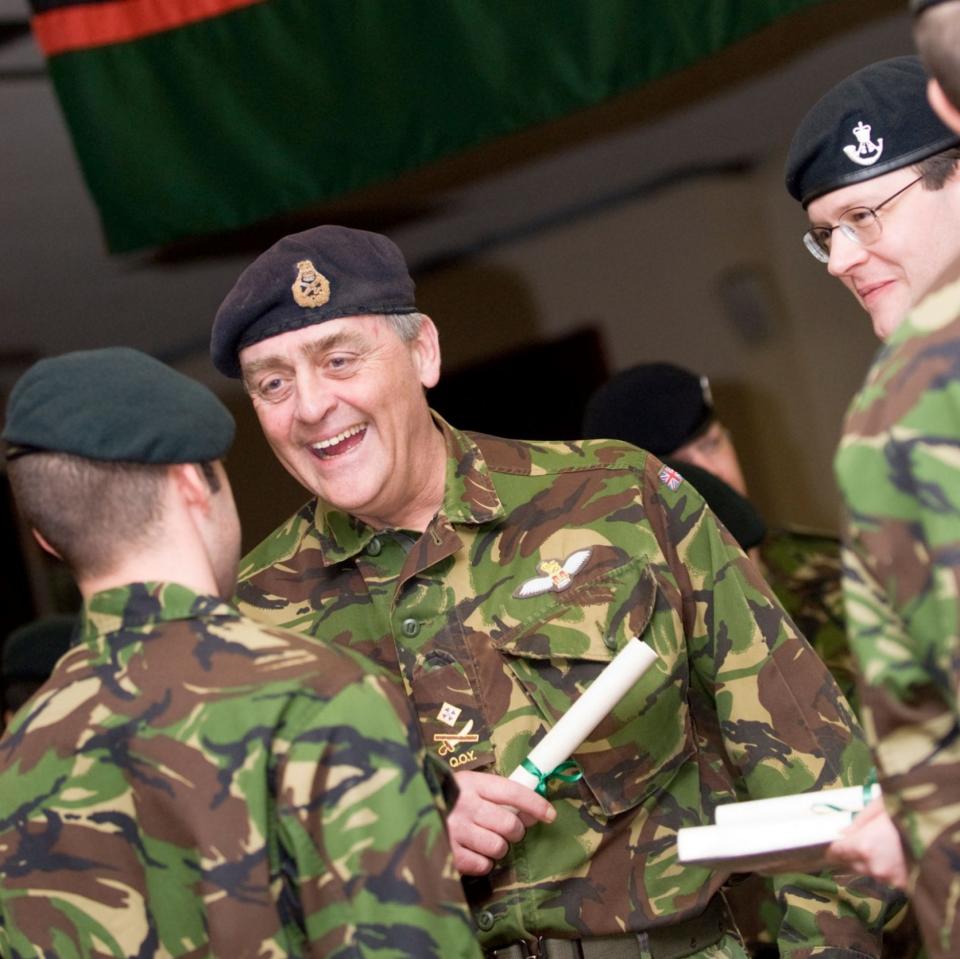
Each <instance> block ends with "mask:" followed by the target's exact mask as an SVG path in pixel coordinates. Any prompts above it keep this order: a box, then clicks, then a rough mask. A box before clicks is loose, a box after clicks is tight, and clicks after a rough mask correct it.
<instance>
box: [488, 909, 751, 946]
mask: <svg viewBox="0 0 960 959" xmlns="http://www.w3.org/2000/svg"><path fill="white" fill-rule="evenodd" d="M727 933H733V934H734V935H738V933H737V927H736V924H735V923H734V921H733V919H732V918H731V916H730V913H729V912H728V910H727V904H726V903H725V902H724V901H723V898H722V897H721V896H714V897H713V899H711V900H710V902H709V903H708V904H707V908H706V909H704V911H703V912H702V913H700V915H699V916H695V917H694V918H692V919H682V920H680V921H679V922H675V923H672V924H671V925H669V926H660V927H657V928H655V929H648V930H647V931H646V932H633V933H628V934H626V935H615V936H591V937H590V938H587V939H548V938H545V937H541V938H540V939H538V940H537V942H536V944H533V945H528V944H526V943H523V942H514V943H511V944H510V945H508V946H500V947H499V948H498V949H492V950H489V951H488V952H486V953H484V955H485V956H486V957H487V959H643V957H644V956H652V959H683V957H684V956H691V955H693V954H694V953H696V952H700V951H701V950H702V949H706V948H707V946H712V945H714V944H715V943H718V942H719V941H720V940H721V939H722V938H723V937H724V936H725V935H726V934H727Z"/></svg>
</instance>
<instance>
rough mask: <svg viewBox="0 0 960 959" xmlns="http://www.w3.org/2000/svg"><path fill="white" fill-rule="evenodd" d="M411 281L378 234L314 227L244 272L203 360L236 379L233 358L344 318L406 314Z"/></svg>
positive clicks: (398, 255) (410, 302)
mask: <svg viewBox="0 0 960 959" xmlns="http://www.w3.org/2000/svg"><path fill="white" fill-rule="evenodd" d="M413 289H414V285H413V280H412V279H411V278H410V273H409V272H408V270H407V264H406V261H405V260H404V259H403V254H402V253H401V252H400V250H399V249H398V248H397V245H396V244H395V243H394V242H393V241H392V240H388V239H387V238H386V237H385V236H381V235H380V234H379V233H368V232H367V231H366V230H351V229H349V228H347V227H345V226H318V227H314V229H312V230H305V231H304V232H303V233H293V234H291V235H290V236H285V237H284V238H283V239H282V240H279V241H278V242H277V243H274V245H273V246H272V247H270V249H269V250H267V252H266V253H264V254H262V255H261V256H259V257H257V259H256V260H254V261H253V263H251V264H250V266H248V267H247V268H246V269H245V270H244V271H243V273H241V274H240V279H238V280H237V282H236V283H235V284H234V287H233V289H232V290H231V291H230V292H229V293H228V294H227V297H226V299H225V300H224V301H223V303H221V304H220V309H219V310H217V315H216V318H215V319H214V321H213V333H212V335H211V337H210V356H211V358H212V359H213V365H214V366H215V367H216V368H217V369H218V370H219V371H220V372H221V373H223V374H224V376H232V377H239V376H240V363H239V360H238V355H239V353H240V351H241V350H242V349H243V348H244V347H246V346H251V345H253V344H254V343H259V342H260V341H261V340H266V339H269V338H270V337H271V336H277V335H278V334H280V333H287V332H289V331H290V330H299V329H302V328H303V327H305V326H313V325H314V324H315V323H323V322H324V321H325V320H334V319H338V318H339V317H343V316H369V315H377V314H393V313H412V312H414V311H415V310H416V309H417V306H416V301H415V300H414V295H413Z"/></svg>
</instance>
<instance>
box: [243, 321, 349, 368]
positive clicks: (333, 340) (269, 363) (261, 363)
mask: <svg viewBox="0 0 960 959" xmlns="http://www.w3.org/2000/svg"><path fill="white" fill-rule="evenodd" d="M365 343H366V340H365V339H364V338H363V335H362V334H360V333H358V332H357V331H356V330H338V331H337V332H336V333H329V334H327V335H326V336H318V337H317V338H316V339H313V340H310V341H309V342H307V343H304V344H303V345H302V346H301V347H300V352H301V353H303V354H304V355H305V356H314V355H316V354H317V353H325V352H327V351H328V350H335V349H341V348H342V347H344V346H352V347H354V348H355V349H359V348H361V347H363V346H364V345H365ZM289 366H290V361H289V360H288V359H287V357H286V356H283V355H281V354H280V353H273V354H271V355H270V356H263V357H261V358H260V359H258V360H253V361H252V362H250V363H247V364H245V365H244V367H243V376H244V379H246V378H247V377H248V376H256V375H257V373H260V372H262V371H263V370H275V369H286V368H288V367H289Z"/></svg>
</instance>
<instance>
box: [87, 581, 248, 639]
mask: <svg viewBox="0 0 960 959" xmlns="http://www.w3.org/2000/svg"><path fill="white" fill-rule="evenodd" d="M84 614H85V616H84V635H83V640H84V641H86V642H96V641H97V640H98V639H100V638H102V637H103V636H106V635H107V634H109V633H113V632H116V631H118V630H120V629H145V628H146V627H150V626H152V625H153V624H154V623H158V622H167V621H171V620H177V619H196V618H197V617H199V616H230V617H233V618H236V617H237V616H238V615H239V614H238V613H237V611H236V610H235V609H234V608H233V607H232V606H230V604H229V603H226V602H224V600H222V599H220V598H219V597H217V596H207V595H202V594H199V593H195V592H194V591H193V590H191V589H188V588H187V587H186V586H181V585H180V584H179V583H159V582H150V583H128V584H126V585H125V586H117V587H114V588H112V589H105V590H102V591H101V592H99V593H95V594H94V595H93V596H91V597H90V599H89V600H88V601H87V602H86V604H85V606H84Z"/></svg>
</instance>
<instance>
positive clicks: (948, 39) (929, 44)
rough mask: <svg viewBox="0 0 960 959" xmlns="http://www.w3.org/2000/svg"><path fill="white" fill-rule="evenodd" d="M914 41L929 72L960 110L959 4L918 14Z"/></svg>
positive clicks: (946, 4) (933, 7) (938, 5)
mask: <svg viewBox="0 0 960 959" xmlns="http://www.w3.org/2000/svg"><path fill="white" fill-rule="evenodd" d="M913 39H914V41H915V42H916V44H917V50H918V51H919V53H920V58H921V59H922V60H923V65H924V66H925V67H926V68H927V72H928V73H929V74H930V75H931V76H932V77H935V78H936V80H937V82H938V83H939V84H940V86H941V87H943V92H944V93H945V94H946V95H947V99H948V100H949V101H950V102H951V103H952V104H953V105H954V106H955V107H957V109H960V3H941V4H937V5H936V6H932V7H930V8H928V9H927V10H924V11H923V13H921V14H919V15H918V16H917V17H916V19H915V20H914V24H913Z"/></svg>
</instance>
